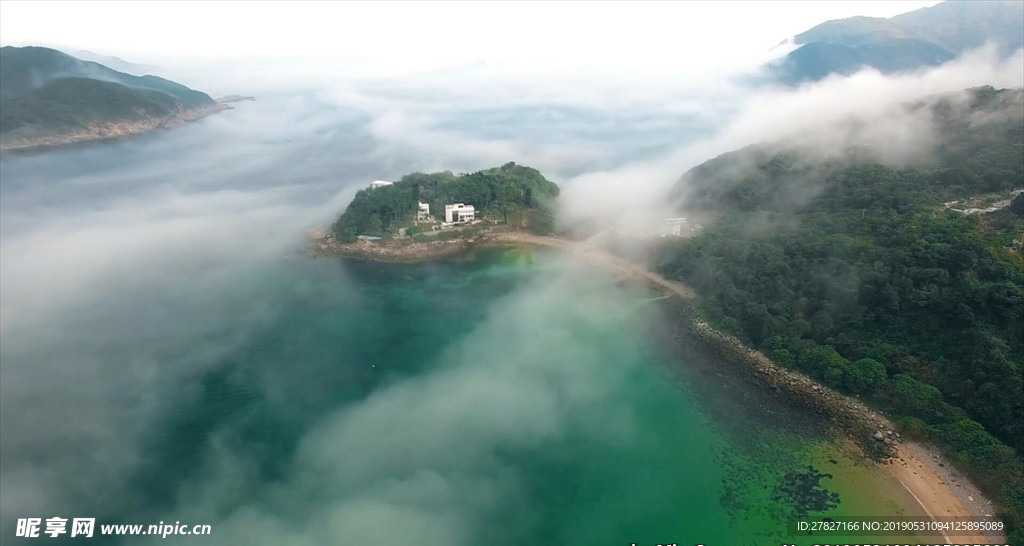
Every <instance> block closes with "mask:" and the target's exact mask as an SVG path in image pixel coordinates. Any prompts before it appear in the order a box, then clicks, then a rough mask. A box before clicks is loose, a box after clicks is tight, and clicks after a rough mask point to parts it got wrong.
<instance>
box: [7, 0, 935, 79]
mask: <svg viewBox="0 0 1024 546" xmlns="http://www.w3.org/2000/svg"><path fill="white" fill-rule="evenodd" d="M936 3H937V2H934V1H932V2H921V1H892V2H849V1H846V2H643V3H641V2H630V3H616V2H564V3H558V2H512V3H509V2H484V3H468V2H446V3H425V2H413V3H406V2H380V3H361V2H338V3H335V2H287V3H285V2H253V3H245V4H242V3H239V2H19V1H9V0H5V1H4V2H2V3H0V15H2V17H0V42H2V43H3V44H4V45H29V44H36V45H39V44H47V45H54V46H62V47H66V48H71V49H87V50H90V51H94V52H96V53H101V54H107V55H118V56H122V57H123V58H125V60H128V61H132V62H137V63H153V62H157V63H160V62H173V61H175V60H182V59H191V60H200V59H201V60H204V61H218V60H240V59H250V58H260V59H271V58H299V57H304V58H330V59H334V60H336V61H337V62H339V63H341V64H340V66H339V68H342V67H343V68H344V70H345V71H346V72H347V73H348V74H356V75H362V76H395V75H402V74H408V73H415V72H420V71H430V70H442V69H451V68H456V67H460V66H466V65H476V64H480V63H491V64H494V65H496V66H497V67H500V68H501V70H502V71H515V72H518V71H523V72H537V73H556V74H562V75H565V74H566V73H567V72H568V73H580V74H586V73H602V72H614V73H617V74H623V73H628V74H649V75H650V74H659V75H665V74H669V73H673V72H679V73H690V74H701V73H707V72H709V71H716V72H721V71H722V70H723V69H726V70H733V69H743V68H749V67H752V66H755V65H757V64H760V62H761V61H763V60H764V58H766V57H767V56H769V55H770V53H769V52H770V51H771V50H772V48H773V47H775V46H776V45H778V44H779V43H780V42H781V41H783V40H785V39H786V38H787V37H789V36H793V35H795V34H798V33H800V32H802V31H804V30H807V29H809V28H811V27H813V26H814V25H816V24H819V23H821V22H824V21H826V20H829V19H837V18H844V17H850V16H854V15H866V16H876V17H891V16H893V15H896V14H899V13H903V12H907V11H911V10H914V9H918V8H921V7H927V6H930V5H934V4H936ZM83 22H87V24H83Z"/></svg>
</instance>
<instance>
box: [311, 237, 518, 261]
mask: <svg viewBox="0 0 1024 546" xmlns="http://www.w3.org/2000/svg"><path fill="white" fill-rule="evenodd" d="M517 234H518V232H515V231H488V232H483V233H477V234H475V235H473V236H472V237H469V238H462V237H460V238H458V239H445V240H434V241H413V240H412V239H408V238H406V239H393V240H388V241H380V242H378V241H369V240H363V239H358V240H356V241H354V242H351V243H344V242H341V241H339V240H338V239H337V238H336V237H335V236H334V234H333V233H331V232H330V231H322V230H310V232H309V250H310V252H311V253H312V254H313V255H314V256H343V257H346V258H356V259H361V260H370V261H376V262H387V263H416V262H428V261H431V260H440V259H443V258H448V257H451V256H455V255H457V254H461V253H463V252H466V251H467V250H470V249H472V248H483V247H488V246H502V245H509V246H514V245H517V244H527V243H526V242H525V241H524V240H522V238H521V237H520V236H519V235H517ZM522 235H524V236H525V235H526V234H522Z"/></svg>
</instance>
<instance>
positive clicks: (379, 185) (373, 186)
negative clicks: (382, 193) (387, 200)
mask: <svg viewBox="0 0 1024 546" xmlns="http://www.w3.org/2000/svg"><path fill="white" fill-rule="evenodd" d="M392 184H394V182H388V181H387V180H374V181H373V182H370V189H371V190H375V189H377V188H383V187H384V186H390V185H392Z"/></svg>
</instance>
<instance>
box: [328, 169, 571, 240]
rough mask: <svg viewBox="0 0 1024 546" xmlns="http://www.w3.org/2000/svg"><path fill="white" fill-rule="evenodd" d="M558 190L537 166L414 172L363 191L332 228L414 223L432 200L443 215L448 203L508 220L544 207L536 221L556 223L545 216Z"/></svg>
mask: <svg viewBox="0 0 1024 546" xmlns="http://www.w3.org/2000/svg"><path fill="white" fill-rule="evenodd" d="M558 192H559V189H558V186H557V185H555V184H554V183H553V182H550V181H548V180H547V179H546V178H544V176H543V175H542V174H541V173H540V172H539V171H537V169H532V168H530V167H524V166H522V165H516V164H515V163H506V164H505V165H502V166H501V167H496V168H492V169H486V170H483V171H477V172H474V173H469V174H459V175H456V174H452V172H451V171H445V172H439V173H433V174H426V173H412V174H407V175H405V176H403V177H402V179H401V180H399V181H397V182H395V183H394V184H393V185H391V186H385V187H381V188H375V189H369V188H367V189H363V190H360V191H359V192H358V193H357V194H356V196H355V199H353V200H352V203H351V204H349V206H348V208H346V209H345V212H344V213H343V214H342V215H341V217H339V218H338V220H337V221H336V222H335V223H334V225H333V226H332V229H333V231H334V233H335V234H336V235H337V236H338V237H339V238H341V239H342V240H351V239H353V238H355V236H356V235H360V234H375V235H378V234H383V233H388V232H392V231H395V230H397V229H398V228H399V227H404V226H406V225H410V224H411V220H412V219H413V218H414V217H415V216H416V205H417V202H424V203H428V204H430V212H431V215H432V216H433V217H434V218H437V219H443V218H444V206H445V205H446V204H452V203H465V204H467V205H473V206H474V207H476V210H477V216H478V217H483V216H487V217H491V218H493V219H495V220H499V221H503V222H506V223H508V222H509V220H510V217H511V216H512V215H515V217H517V218H522V217H523V214H522V213H523V212H526V211H538V212H540V213H541V214H539V215H533V217H532V219H533V222H534V223H535V224H536V223H541V222H544V223H545V224H550V220H547V221H546V222H545V221H543V220H541V219H540V218H548V219H550V213H551V211H552V208H553V206H554V201H555V198H557V197H558ZM534 227H535V228H536V227H537V226H536V225H535V226H534Z"/></svg>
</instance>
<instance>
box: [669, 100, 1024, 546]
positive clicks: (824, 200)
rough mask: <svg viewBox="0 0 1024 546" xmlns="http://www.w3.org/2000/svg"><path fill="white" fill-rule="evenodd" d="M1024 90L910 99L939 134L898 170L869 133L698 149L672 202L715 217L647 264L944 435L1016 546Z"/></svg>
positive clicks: (705, 302) (1023, 481) (1022, 505)
mask: <svg viewBox="0 0 1024 546" xmlns="http://www.w3.org/2000/svg"><path fill="white" fill-rule="evenodd" d="M1022 98H1024V92H1022V91H1021V90H1019V89H1017V90H996V89H993V88H991V87H983V88H977V89H972V90H969V91H968V92H967V93H966V96H964V97H961V96H956V97H953V96H950V97H941V98H937V99H934V100H929V101H924V102H922V103H919V104H915V105H911V106H909V109H910V110H911V111H912V113H914V114H916V115H925V116H927V117H928V119H930V120H931V121H932V122H933V123H934V136H935V138H936V144H935V146H934V150H933V153H931V154H930V155H929V157H928V158H927V159H925V160H922V161H916V162H911V164H908V165H906V166H900V167H894V166H891V165H886V164H883V163H882V162H880V161H878V160H877V159H876V157H877V155H878V154H877V150H872V149H871V145H870V143H867V144H865V145H864V146H862V147H860V148H854V149H852V150H848V151H847V152H846V154H845V155H844V156H842V157H831V158H829V159H827V160H823V159H822V158H821V157H819V156H817V155H815V154H813V153H811V152H809V151H808V150H807V149H806V148H803V147H801V146H798V145H793V144H792V143H776V144H771V145H758V146H753V147H750V148H746V149H743V150H739V151H736V152H732V153H729V154H725V155H723V156H720V157H718V158H716V159H713V160H711V161H708V162H707V163H704V164H702V165H700V166H698V167H696V168H694V169H692V170H691V171H690V172H688V173H687V174H686V175H685V176H684V177H683V179H682V180H681V181H680V183H679V185H678V187H677V189H676V197H677V198H679V199H680V200H681V201H682V202H683V203H685V207H686V211H688V212H689V213H691V214H706V215H709V216H712V217H714V220H713V221H711V222H709V223H708V224H709V225H708V227H707V229H705V230H704V231H702V232H701V233H699V234H698V235H696V236H695V237H692V238H687V239H677V240H672V241H669V242H667V243H665V244H663V245H661V247H660V248H659V249H658V252H657V253H656V256H655V257H654V264H653V266H654V269H655V270H657V271H659V272H660V273H662V274H664V275H665V276H666V277H669V278H674V279H678V280H680V281H682V282H685V283H686V284H687V285H689V286H691V287H692V288H693V289H694V290H695V291H696V293H697V294H698V306H699V308H700V310H701V312H702V314H704V315H705V316H706V317H707V318H708V320H709V321H710V322H711V323H712V324H713V325H714V326H716V327H717V328H719V329H721V330H723V331H725V332H728V333H730V334H733V335H735V336H737V337H738V338H739V339H741V340H743V341H744V342H746V343H747V344H749V345H750V346H752V347H755V348H757V349H760V350H761V351H763V352H764V353H765V354H767V355H768V356H769V357H770V358H771V359H772V360H773V361H774V362H775V363H777V364H779V365H781V366H784V367H787V368H792V369H795V370H799V371H801V372H804V373H806V374H808V375H810V376H812V377H814V378H816V379H818V380H820V381H821V382H823V383H825V384H826V385H829V386H831V387H833V388H835V389H837V390H839V391H842V392H846V393H850V394H855V395H857V396H860V397H862V398H863V399H865V400H867V401H869V402H870V403H872V404H873V405H875V406H877V407H879V408H881V409H884V410H886V411H887V412H888V413H889V414H890V415H892V416H893V417H894V418H895V419H896V421H897V422H898V423H899V424H900V425H901V426H902V428H903V429H904V430H905V431H906V432H907V433H909V434H910V435H911V436H912V437H917V438H922V439H926V440H929V441H932V442H935V443H936V444H937V445H939V446H940V447H941V448H942V449H943V450H944V451H945V452H946V454H947V455H949V457H950V458H951V459H952V460H953V461H954V462H956V463H957V464H958V466H960V467H961V468H963V469H964V470H965V471H966V472H967V473H968V475H969V476H970V477H971V478H972V479H973V480H974V481H975V482H976V483H977V484H978V485H979V486H980V487H981V488H982V489H983V490H985V491H986V492H988V493H989V494H990V495H991V496H992V497H993V498H994V499H995V500H997V501H998V503H999V504H1000V505H1001V506H1002V507H1003V509H1004V513H1002V514H1001V516H1002V517H1003V519H1004V521H1006V522H1007V524H1008V525H1009V526H1010V532H1009V533H1008V534H1009V536H1010V537H1011V539H1010V541H1011V542H1014V541H1015V540H1016V541H1021V540H1024V536H1022V534H1021V533H1022V527H1024V465H1022V459H1021V457H1020V454H1021V453H1022V451H1024V329H1022V328H1021V325H1022V324H1024V259H1022V254H1021V247H1022V244H1024V193H1021V191H1022V189H1024V100H1022ZM921 136H922V138H924V137H925V135H921Z"/></svg>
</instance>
